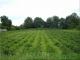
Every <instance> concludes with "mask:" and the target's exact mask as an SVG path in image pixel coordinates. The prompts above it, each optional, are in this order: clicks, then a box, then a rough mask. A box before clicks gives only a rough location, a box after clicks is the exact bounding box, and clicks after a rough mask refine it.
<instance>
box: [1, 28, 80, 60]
mask: <svg viewBox="0 0 80 60" xmlns="http://www.w3.org/2000/svg"><path fill="white" fill-rule="evenodd" d="M27 59H34V60H35V59H38V60H41V59H43V60H51V59H52V60H59V59H60V60H62V59H63V60H80V31H78V30H60V29H41V30H39V29H27V30H17V31H7V32H0V60H27Z"/></svg>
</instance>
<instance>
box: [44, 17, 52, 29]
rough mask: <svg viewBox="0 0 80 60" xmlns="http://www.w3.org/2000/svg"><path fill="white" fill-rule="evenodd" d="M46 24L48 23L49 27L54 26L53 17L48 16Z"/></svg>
mask: <svg viewBox="0 0 80 60" xmlns="http://www.w3.org/2000/svg"><path fill="white" fill-rule="evenodd" d="M46 24H47V28H50V27H53V21H52V18H51V17H49V18H47V20H46Z"/></svg>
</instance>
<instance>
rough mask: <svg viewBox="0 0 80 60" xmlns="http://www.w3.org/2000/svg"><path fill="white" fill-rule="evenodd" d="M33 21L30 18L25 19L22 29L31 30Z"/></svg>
mask: <svg viewBox="0 0 80 60" xmlns="http://www.w3.org/2000/svg"><path fill="white" fill-rule="evenodd" d="M32 26H33V20H32V18H31V17H27V18H26V19H25V21H24V28H32Z"/></svg>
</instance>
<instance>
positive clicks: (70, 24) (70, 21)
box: [66, 13, 79, 29]
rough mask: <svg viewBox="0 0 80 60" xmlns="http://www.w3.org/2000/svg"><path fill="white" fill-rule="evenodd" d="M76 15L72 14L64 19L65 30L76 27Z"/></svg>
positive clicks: (77, 20)
mask: <svg viewBox="0 0 80 60" xmlns="http://www.w3.org/2000/svg"><path fill="white" fill-rule="evenodd" d="M78 18H79V17H78V15H77V14H76V13H72V14H71V15H69V16H67V17H66V25H67V28H69V29H73V28H76V26H77V25H78V22H79V19H78Z"/></svg>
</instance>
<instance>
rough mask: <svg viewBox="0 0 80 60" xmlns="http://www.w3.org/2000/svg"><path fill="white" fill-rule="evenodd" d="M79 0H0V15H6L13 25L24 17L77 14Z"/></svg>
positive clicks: (19, 22)
mask: <svg viewBox="0 0 80 60" xmlns="http://www.w3.org/2000/svg"><path fill="white" fill-rule="evenodd" d="M79 2H80V1H79V0H0V16H3V15H6V16H8V18H9V19H11V20H12V24H13V25H20V24H22V23H23V22H24V20H25V18H26V17H32V19H34V18H35V17H41V18H42V19H44V20H46V19H47V18H48V17H52V16H54V15H57V16H59V18H61V17H63V18H65V17H66V16H68V15H70V14H72V13H73V12H75V13H77V14H78V15H79V12H80V11H79V7H80V6H79Z"/></svg>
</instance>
